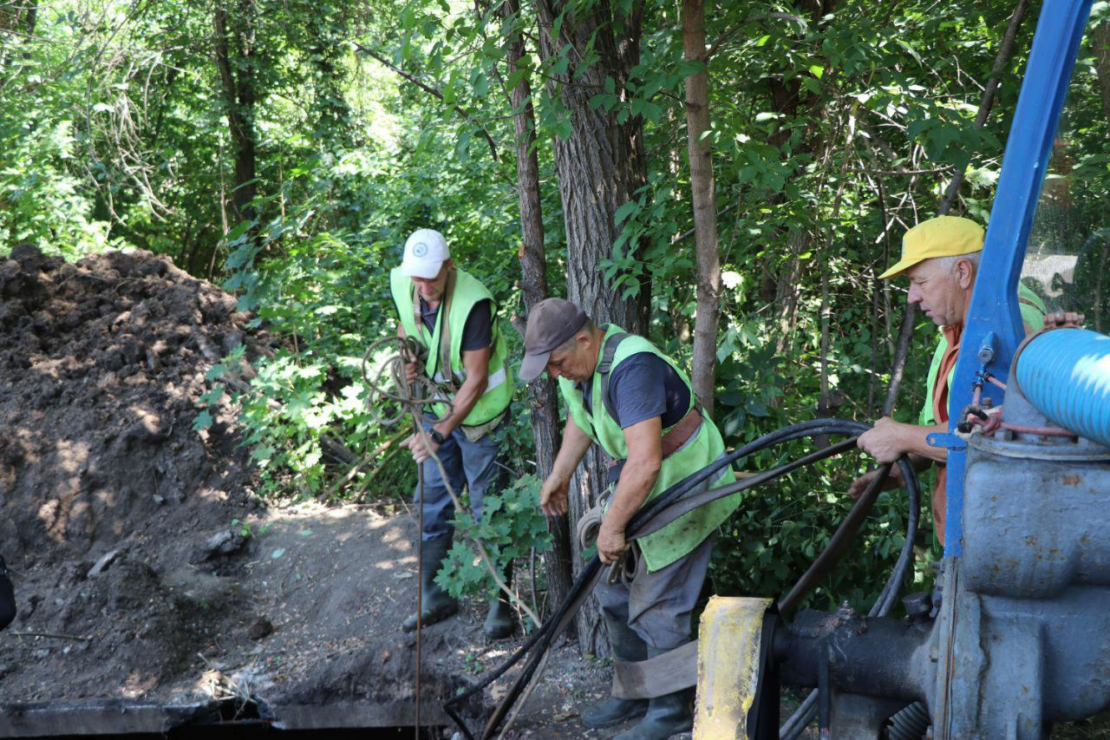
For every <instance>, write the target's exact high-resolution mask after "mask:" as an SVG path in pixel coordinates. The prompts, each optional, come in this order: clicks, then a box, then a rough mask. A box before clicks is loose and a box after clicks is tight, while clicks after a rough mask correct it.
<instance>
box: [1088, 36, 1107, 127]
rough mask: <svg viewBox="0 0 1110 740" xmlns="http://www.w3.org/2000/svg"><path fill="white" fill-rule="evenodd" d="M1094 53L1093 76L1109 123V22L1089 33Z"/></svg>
mask: <svg viewBox="0 0 1110 740" xmlns="http://www.w3.org/2000/svg"><path fill="white" fill-rule="evenodd" d="M1090 34H1091V41H1092V46H1093V47H1094V51H1095V74H1096V75H1097V76H1098V89H1099V94H1100V95H1101V96H1102V110H1103V111H1104V112H1105V113H1106V120H1107V122H1110V21H1103V22H1102V25H1101V26H1098V27H1097V28H1092V29H1091V31H1090Z"/></svg>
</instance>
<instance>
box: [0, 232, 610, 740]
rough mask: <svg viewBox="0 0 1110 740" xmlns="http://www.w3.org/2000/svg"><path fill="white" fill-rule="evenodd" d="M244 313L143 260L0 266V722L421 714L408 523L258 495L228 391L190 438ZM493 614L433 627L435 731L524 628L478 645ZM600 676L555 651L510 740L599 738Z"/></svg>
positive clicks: (131, 256) (252, 334) (133, 254)
mask: <svg viewBox="0 0 1110 740" xmlns="http://www.w3.org/2000/svg"><path fill="white" fill-rule="evenodd" d="M248 319H249V317H248V316H246V315H244V314H241V313H237V312H236V311H235V299H234V297H233V296H231V295H228V294H227V293H225V292H223V291H221V290H220V289H218V288H216V287H215V286H213V285H211V284H210V283H207V282H205V281H202V280H197V279H195V278H193V277H191V276H189V275H188V274H186V273H185V272H183V271H181V270H179V269H177V268H176V267H174V265H173V263H172V261H171V260H169V259H168V258H166V257H159V256H156V255H152V254H149V253H146V252H141V251H129V252H108V253H105V254H101V255H97V256H93V257H88V258H85V259H83V260H81V261H80V262H77V263H76V264H67V263H65V262H63V261H62V260H60V259H57V258H51V257H45V256H44V255H42V254H41V253H40V252H39V251H37V250H35V249H34V248H30V247H20V248H16V249H15V250H14V251H13V252H12V253H11V255H10V258H9V259H6V260H5V259H3V258H0V555H2V556H3V557H4V558H5V559H6V560H7V562H8V564H9V566H10V569H11V571H12V574H13V580H14V581H15V584H16V598H17V602H18V606H19V614H18V617H17V619H16V621H15V623H14V624H13V625H12V626H11V627H10V628H9V629H8V630H6V631H3V632H0V734H2V733H3V732H9V731H12V730H13V728H14V730H20V729H21V728H20V725H19V723H20V722H21V721H22V722H27V720H26V717H28V716H30V715H31V712H30V710H29V709H28V708H27V707H26V705H27V704H32V705H33V704H34V703H37V702H48V703H50V704H51V706H58V705H60V704H66V703H68V704H71V705H72V704H74V703H76V704H80V703H81V702H86V703H90V702H97V701H102V700H135V701H147V702H155V703H157V704H160V705H165V706H193V705H197V704H205V703H206V702H207V703H209V704H211V703H212V702H215V701H218V700H221V699H222V700H228V699H233V700H235V701H238V700H239V699H242V698H245V697H251V698H253V699H254V700H255V701H256V704H257V706H258V707H259V710H260V712H261V713H262V715H263V716H265V717H270V718H272V719H274V720H276V721H277V722H279V723H281V724H282V725H284V726H287V727H297V726H307V725H311V723H312V722H314V721H317V720H318V719H319V716H320V715H316V716H308V715H305V714H304V713H303V712H302V711H301V710H302V709H303V708H304V707H311V708H317V709H318V708H320V707H324V708H325V709H326V710H327V715H328V716H329V717H330V718H332V719H334V718H335V717H340V718H342V719H345V720H349V721H350V722H351V723H354V724H358V723H359V722H366V723H378V724H393V725H401V724H407V723H409V722H411V716H412V708H413V702H412V700H413V688H414V683H415V670H414V667H415V663H416V660H415V640H414V638H413V636H412V635H408V634H405V633H403V632H402V631H401V629H400V623H401V621H402V620H403V619H404V617H405V616H406V615H408V614H409V613H410V612H411V611H412V610H413V609H414V608H415V603H416V583H417V578H416V577H415V576H416V551H415V540H414V537H415V533H416V526H415V523H414V522H413V521H412V519H411V518H410V517H408V516H403V515H393V513H392V512H389V511H375V510H372V509H370V508H367V507H351V506H347V507H339V508H335V507H331V508H329V507H324V506H321V505H316V504H312V505H303V506H298V507H291V508H285V509H281V508H278V507H272V506H271V507H267V506H264V505H262V504H261V503H260V502H259V501H258V500H257V499H255V498H253V497H252V495H251V493H250V487H251V483H252V471H251V468H250V464H249V453H248V450H246V449H245V448H244V447H242V446H241V444H240V441H241V435H240V434H239V433H238V432H237V431H236V430H235V427H234V414H233V413H232V409H230V408H229V407H228V406H227V405H226V403H227V401H226V400H225V401H223V402H221V405H220V406H218V407H217V408H216V409H215V412H214V416H215V423H214V424H213V425H212V426H211V427H210V428H209V429H208V430H206V431H205V432H203V433H201V434H198V433H197V432H195V431H193V429H192V425H193V421H194V419H195V418H196V415H197V413H198V408H197V404H198V399H199V398H200V396H201V395H202V394H204V393H205V392H206V391H207V390H208V383H207V382H206V373H207V372H208V371H209V369H210V368H211V367H212V366H213V365H214V364H215V363H217V362H219V360H220V358H221V357H222V356H224V355H226V354H227V353H229V352H230V351H231V350H233V349H235V348H236V347H238V346H239V345H245V352H244V360H245V362H244V363H243V366H242V367H241V368H240V372H241V377H242V378H244V379H249V377H250V375H251V373H252V371H251V369H250V363H251V362H252V361H254V360H255V359H257V358H258V357H259V356H260V355H262V354H265V353H267V352H268V351H269V350H268V345H269V339H268V338H267V337H266V335H265V333H264V332H261V331H258V330H255V329H251V328H250V327H249V326H248V323H249V321H248ZM483 616H484V605H483V604H481V603H477V602H468V603H466V604H464V608H463V609H462V611H461V612H460V614H459V616H458V617H456V618H454V619H451V620H448V621H447V622H444V623H441V624H438V625H434V626H432V627H429V628H427V629H426V630H425V634H424V639H423V641H422V651H423V670H422V674H421V675H422V686H423V690H422V696H423V701H424V705H423V706H424V708H423V716H424V719H425V722H433V723H440V722H445V721H446V717H445V716H444V715H443V714H442V712H441V711H440V710H439V705H440V704H441V703H442V701H443V700H444V699H446V698H447V697H449V696H452V695H454V694H455V692H456V691H457V690H458V689H459V688H460V687H461V686H465V685H467V684H468V683H471V682H473V681H474V680H475V678H476V676H477V675H478V674H480V673H482V672H483V671H485V670H488V669H490V668H493V667H495V666H496V665H497V664H498V663H499V662H500V661H501V660H503V659H504V658H505V657H506V656H507V655H508V654H509V652H510V651H511V650H512V648H513V647H515V646H516V645H517V644H519V642H520V640H521V639H522V638H521V637H520V636H519V634H518V637H517V639H516V640H513V641H509V642H507V643H489V642H487V641H486V640H485V639H484V638H483V637H482V635H481V622H482V618H483ZM606 680H607V678H606V671H605V669H604V666H601V665H598V664H595V663H589V662H587V663H582V662H581V661H580V660H579V658H578V656H577V651H576V650H575V649H574V648H573V647H572V646H564V647H562V648H561V649H559V650H557V651H556V654H555V655H554V658H553V660H552V661H551V663H550V665H549V668H548V672H547V675H546V677H545V680H544V682H543V684H542V685H541V686H540V688H539V689H538V690H537V691H536V693H535V694H534V696H533V699H532V701H531V702H530V705H531V706H532V707H533V709H532V710H531V711H528V712H526V713H525V715H524V716H523V717H522V718H521V722H520V723H519V725H518V729H517V730H514V734H515V736H518V737H519V736H528V737H547V736H551V737H587V736H594V735H593V734H592V733H589V732H587V731H586V730H585V729H584V728H582V727H581V726H580V725H579V724H578V723H577V721H576V708H577V707H578V705H579V704H580V703H581V702H582V701H583V700H588V699H590V698H594V697H595V696H598V695H599V694H600V693H603V692H604V685H605V682H606ZM501 691H503V688H502V689H501ZM493 696H496V692H494V694H493ZM490 701H492V698H491V697H487V701H486V702H483V703H481V704H479V705H477V706H475V707H473V710H474V711H475V713H476V714H477V715H481V714H483V713H484V711H486V710H488V708H489V706H490ZM367 708H369V709H367ZM21 718H23V719H21ZM22 731H27V728H26V727H23V728H22Z"/></svg>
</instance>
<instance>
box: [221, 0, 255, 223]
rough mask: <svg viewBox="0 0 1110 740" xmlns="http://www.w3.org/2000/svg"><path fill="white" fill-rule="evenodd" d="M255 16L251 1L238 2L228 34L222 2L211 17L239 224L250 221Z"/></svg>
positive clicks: (253, 180)
mask: <svg viewBox="0 0 1110 740" xmlns="http://www.w3.org/2000/svg"><path fill="white" fill-rule="evenodd" d="M257 12H258V9H257V8H256V6H255V4H254V0H238V4H237V13H236V16H235V17H234V18H233V19H231V20H232V21H233V22H234V28H233V32H232V33H229V28H228V20H229V17H228V11H227V7H226V6H224V5H223V4H222V1H221V2H217V4H216V6H215V10H214V11H213V16H212V24H213V27H214V31H215V37H214V40H213V45H212V52H213V56H214V57H215V62H216V69H217V71H218V72H219V74H220V82H221V85H222V88H223V95H224V103H225V105H226V108H227V123H228V130H229V131H230V133H231V141H232V143H233V144H234V145H235V180H234V185H233V188H234V189H233V190H232V193H231V202H232V205H233V208H234V211H235V216H236V219H237V220H239V221H248V220H250V219H252V218H253V217H254V209H253V207H252V206H251V205H250V204H251V202H252V201H253V200H254V197H255V192H256V187H255V135H254V104H255V98H256V95H255V74H254V73H255V69H254V66H255V57H254V36H255V26H256V22H257ZM233 51H234V56H233V55H232V53H233Z"/></svg>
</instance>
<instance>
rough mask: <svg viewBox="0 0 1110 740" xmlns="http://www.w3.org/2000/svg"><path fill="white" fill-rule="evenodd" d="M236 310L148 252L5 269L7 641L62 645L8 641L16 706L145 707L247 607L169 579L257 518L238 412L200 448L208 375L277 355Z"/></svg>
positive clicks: (29, 259) (1, 358) (27, 262)
mask: <svg viewBox="0 0 1110 740" xmlns="http://www.w3.org/2000/svg"><path fill="white" fill-rule="evenodd" d="M235 303H236V301H235V298H234V297H233V296H231V295H228V294H227V293H225V292H223V291H222V290H220V289H218V288H216V287H215V286H213V285H212V284H210V283H207V282H205V281H202V280H197V279H195V278H193V277H191V276H189V275H188V274H187V273H185V272H183V271H181V270H179V269H177V268H176V267H174V266H173V263H172V261H170V260H169V259H168V258H165V257H158V256H155V255H153V254H149V253H146V252H141V251H129V252H118V251H113V252H108V253H105V254H100V255H96V256H93V257H88V258H85V259H83V260H81V261H80V262H78V263H76V264H67V263H65V262H64V261H62V260H61V259H59V258H54V257H46V256H44V255H43V254H42V253H41V252H39V251H38V250H37V249H35V248H33V247H29V246H24V247H17V248H16V249H15V250H13V251H12V253H11V255H10V258H9V259H7V260H3V261H0V430H2V433H0V507H2V516H0V554H2V555H3V556H4V557H5V558H6V560H7V562H8V564H9V566H10V567H11V569H12V570H13V573H14V576H15V580H16V582H17V599H18V602H19V617H18V619H17V622H16V624H15V625H14V626H13V630H12V631H13V632H37V633H48V634H52V635H61V637H50V638H37V639H32V638H27V637H22V638H13V637H9V636H8V635H4V638H5V639H3V641H2V643H0V675H2V677H3V695H4V697H5V700H8V701H10V700H12V699H14V698H16V697H18V698H20V699H23V700H34V699H48V698H57V697H58V696H59V694H61V695H64V696H69V697H82V696H93V695H103V694H107V693H113V692H117V691H123V692H125V693H126V694H131V695H141V694H144V693H146V692H149V691H151V690H153V689H155V688H157V687H158V686H159V685H161V684H163V683H164V682H165V681H166V680H167V679H172V678H173V677H175V676H178V675H180V674H181V672H182V671H184V670H186V669H187V668H188V667H189V666H190V665H191V664H192V663H193V662H194V661H195V660H196V652H197V646H198V645H203V644H205V643H206V642H207V641H210V640H211V639H212V638H211V636H210V633H211V625H212V624H213V623H214V622H215V621H216V620H215V619H214V615H213V612H215V613H216V614H217V615H218V614H222V613H224V612H226V611H228V610H230V609H232V608H233V606H234V605H235V598H233V597H228V598H225V599H220V600H217V601H215V602H213V603H204V602H201V601H198V600H195V599H190V598H188V597H186V596H182V595H181V594H178V593H175V592H174V591H173V590H172V589H171V588H170V587H169V586H168V585H167V583H166V581H165V578H164V577H163V576H164V574H165V573H167V572H170V571H172V570H174V569H175V568H179V567H181V566H184V565H187V564H188V563H189V562H190V560H195V559H196V556H197V547H198V543H197V538H198V537H199V536H202V535H203V536H209V535H210V534H211V533H212V532H213V531H217V530H219V529H221V528H223V529H226V528H227V527H228V525H229V524H230V522H231V521H232V520H233V519H236V518H245V516H246V515H247V514H248V513H249V512H251V511H252V510H254V509H255V508H257V506H258V504H257V502H254V501H252V500H251V497H250V495H249V484H250V482H251V470H250V466H249V464H248V451H247V450H245V449H244V448H242V447H241V446H239V445H238V444H237V443H238V438H237V436H236V435H235V434H234V433H233V432H232V431H231V426H230V423H231V416H230V415H229V413H228V409H226V408H225V407H220V408H219V409H218V410H217V414H216V415H217V422H216V423H215V424H214V425H213V426H212V427H211V429H209V430H208V432H207V433H206V434H205V435H204V436H203V437H202V436H201V435H198V434H197V433H196V432H194V431H193V430H192V424H193V420H194V419H195V418H196V415H197V413H198V409H197V399H198V397H199V396H200V395H201V394H202V393H203V392H204V391H205V390H206V380H205V374H206V372H207V371H208V370H209V369H210V368H211V367H212V365H213V364H215V363H216V362H217V361H218V360H219V359H220V357H221V356H222V355H223V354H225V353H227V352H230V351H231V350H232V349H234V348H236V347H237V346H239V345H240V344H245V345H246V348H245V349H246V353H245V357H246V359H247V360H248V361H249V360H251V359H254V358H256V357H257V356H258V354H259V353H260V352H265V351H267V350H266V344H267V339H266V337H265V334H264V333H261V332H256V331H251V330H249V329H247V328H246V327H245V324H246V322H247V319H248V317H247V316H246V315H245V314H242V313H237V312H236V311H235ZM65 636H69V637H68V638H67V637H65ZM71 638H82V639H71ZM43 679H45V680H43Z"/></svg>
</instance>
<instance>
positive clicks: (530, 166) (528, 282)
mask: <svg viewBox="0 0 1110 740" xmlns="http://www.w3.org/2000/svg"><path fill="white" fill-rule="evenodd" d="M502 8H503V14H504V16H505V18H506V20H507V21H508V22H509V23H516V22H518V19H519V17H520V0H506V2H505V4H504V5H503V6H502ZM524 53H525V49H524V38H523V37H522V36H521V34H520V32H519V31H517V32H515V33H513V35H512V38H511V39H510V41H509V46H508V49H507V51H506V60H507V62H508V67H509V75H510V76H512V75H513V74H515V73H516V72H517V70H518V69H519V68H520V60H521V59H522V58H523V57H524ZM511 96H512V106H513V123H514V125H515V128H516V174H517V195H518V196H519V198H520V232H521V248H520V271H521V292H522V293H523V296H524V307H525V309H527V310H528V311H531V310H532V307H533V306H535V305H536V304H537V303H539V302H540V301H542V300H543V299H544V298H546V297H547V257H546V253H545V249H544V239H543V210H542V206H541V203H540V165H539V159H538V157H537V156H536V150H535V143H536V113H535V108H534V107H533V105H532V83H531V81H530V80H529V78H528V75H527V74H524V75H521V77H520V81H519V82H517V84H516V86H515V87H513V89H512V91H511ZM528 399H529V401H530V407H531V408H530V410H531V414H532V434H533V435H534V437H535V440H536V463H537V465H538V467H539V471H540V473H541V475H542V474H543V473H546V472H548V471H550V470H551V467H552V465H553V464H554V462H555V454H556V452H557V451H558V443H559V397H558V394H557V393H556V391H555V381H553V380H552V379H551V378H550V377H548V376H547V375H546V374H545V375H542V376H541V377H539V378H537V379H536V380H534V381H533V382H532V383H530V384H529V385H528ZM547 528H548V531H549V532H551V535H552V537H553V540H554V547H553V548H552V551H551V552H550V553H548V556H547V558H546V565H547V583H548V596H549V597H550V599H551V603H553V604H560V603H562V602H563V600H564V599H565V598H566V596H567V594H568V593H569V592H570V585H571V560H572V558H573V555H572V552H571V541H570V528H569V526H568V522H567V516H566V515H563V516H561V517H549V518H548V520H547Z"/></svg>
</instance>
